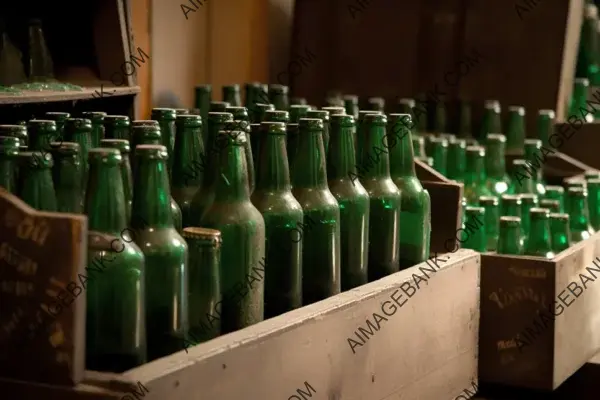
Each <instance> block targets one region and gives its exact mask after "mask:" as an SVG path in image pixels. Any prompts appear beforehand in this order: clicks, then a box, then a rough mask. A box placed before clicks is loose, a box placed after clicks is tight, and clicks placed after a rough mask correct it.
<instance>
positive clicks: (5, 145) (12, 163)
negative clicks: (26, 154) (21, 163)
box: [0, 136, 19, 194]
mask: <svg viewBox="0 0 600 400" xmlns="http://www.w3.org/2000/svg"><path fill="white" fill-rule="evenodd" d="M18 155H19V139H18V138H16V137H8V136H0V187H2V188H4V189H5V190H6V191H7V192H8V193H13V194H15V192H16V190H17V188H16V177H17V157H18Z"/></svg>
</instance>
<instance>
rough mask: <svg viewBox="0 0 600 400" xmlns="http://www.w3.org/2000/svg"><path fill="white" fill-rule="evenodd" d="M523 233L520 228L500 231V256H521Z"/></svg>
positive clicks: (508, 228)
mask: <svg viewBox="0 0 600 400" xmlns="http://www.w3.org/2000/svg"><path fill="white" fill-rule="evenodd" d="M520 243H521V232H520V229H519V228H518V227H512V226H511V227H507V228H504V229H500V237H499V238H498V254H520V253H521V244H520Z"/></svg>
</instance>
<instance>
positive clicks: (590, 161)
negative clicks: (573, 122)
mask: <svg viewBox="0 0 600 400" xmlns="http://www.w3.org/2000/svg"><path fill="white" fill-rule="evenodd" d="M566 125H568V124H566V123H565V124H557V125H556V131H557V132H559V131H564V132H566V133H568V136H570V137H569V139H568V140H565V141H564V142H563V144H562V146H560V149H559V150H560V151H561V152H563V153H565V154H566V155H568V156H571V157H573V158H575V159H577V160H579V161H581V162H583V163H585V164H587V165H589V166H591V167H593V168H596V169H600V157H599V156H598V150H597V149H598V146H599V145H600V140H599V138H600V123H599V122H595V123H588V124H583V125H582V126H581V128H579V129H578V130H577V131H574V129H571V130H569V128H568V127H567V126H566Z"/></svg>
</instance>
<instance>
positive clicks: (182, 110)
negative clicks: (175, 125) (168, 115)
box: [174, 108, 190, 116]
mask: <svg viewBox="0 0 600 400" xmlns="http://www.w3.org/2000/svg"><path fill="white" fill-rule="evenodd" d="M174 110H175V116H178V115H189V113H190V110H188V109H187V108H174Z"/></svg>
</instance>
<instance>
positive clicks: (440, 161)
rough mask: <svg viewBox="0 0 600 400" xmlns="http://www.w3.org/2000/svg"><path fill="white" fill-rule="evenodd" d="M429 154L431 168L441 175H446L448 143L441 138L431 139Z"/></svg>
mask: <svg viewBox="0 0 600 400" xmlns="http://www.w3.org/2000/svg"><path fill="white" fill-rule="evenodd" d="M430 143H431V152H430V153H428V154H429V155H430V156H431V157H432V158H433V168H434V169H435V170H436V171H437V172H439V173H440V174H442V175H446V167H447V165H448V141H447V140H446V139H444V138H441V137H435V136H434V137H431V140H430Z"/></svg>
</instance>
